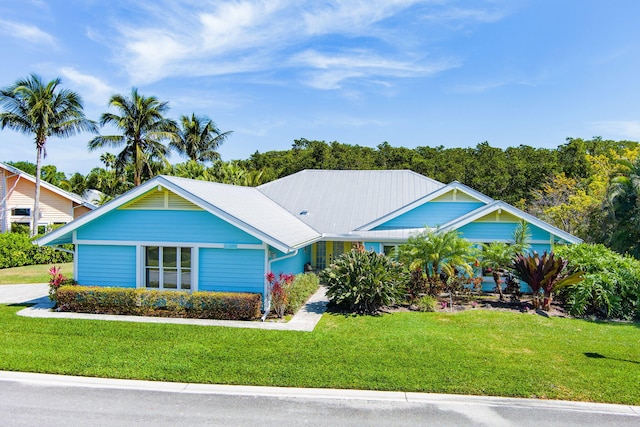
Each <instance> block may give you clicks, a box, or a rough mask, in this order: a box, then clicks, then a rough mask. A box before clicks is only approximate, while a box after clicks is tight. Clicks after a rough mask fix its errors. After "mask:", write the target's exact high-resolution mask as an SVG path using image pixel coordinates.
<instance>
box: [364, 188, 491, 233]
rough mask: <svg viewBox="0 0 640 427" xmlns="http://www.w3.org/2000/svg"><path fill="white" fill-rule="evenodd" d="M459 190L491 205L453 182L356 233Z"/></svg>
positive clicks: (481, 195) (470, 189)
mask: <svg viewBox="0 0 640 427" xmlns="http://www.w3.org/2000/svg"><path fill="white" fill-rule="evenodd" d="M454 189H456V190H459V191H462V192H463V193H466V194H467V195H469V196H470V197H473V198H474V199H478V201H479V202H482V203H485V204H489V203H492V202H493V201H494V200H493V199H492V198H491V197H489V196H486V195H484V194H482V193H480V192H479V191H476V190H474V189H472V188H470V187H467V186H466V185H464V184H461V183H459V182H458V181H453V182H452V183H450V184H447V185H445V186H444V187H441V188H438V189H437V190H436V191H433V192H431V193H429V194H427V195H426V196H423V197H421V198H419V199H417V200H415V201H413V202H411V203H409V204H407V205H404V206H403V207H401V208H399V209H396V210H395V211H393V212H390V213H388V214H386V215H384V216H381V217H380V218H378V219H376V220H374V221H372V222H370V223H368V224H365V225H362V226H360V227H358V228H356V230H357V231H370V230H371V229H373V228H376V227H377V226H379V225H381V224H384V223H385V222H387V221H390V220H392V219H394V218H396V217H398V216H400V215H402V214H405V213H407V212H409V211H411V210H413V209H415V208H417V207H418V206H422V205H424V204H425V203H428V202H430V201H432V200H433V199H436V198H438V197H440V196H442V195H444V194H447V193H448V192H449V191H451V190H454Z"/></svg>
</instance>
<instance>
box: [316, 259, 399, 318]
mask: <svg viewBox="0 0 640 427" xmlns="http://www.w3.org/2000/svg"><path fill="white" fill-rule="evenodd" d="M320 280H321V282H323V283H325V284H326V285H327V288H328V289H327V296H328V297H329V300H330V301H331V302H332V303H334V304H336V305H338V306H340V307H343V308H346V309H348V310H350V311H354V312H357V313H362V314H374V313H377V312H378V310H379V309H380V308H381V307H384V306H391V305H394V304H397V303H398V302H400V301H401V300H402V299H403V298H404V296H405V293H406V290H405V284H406V280H405V274H404V271H403V268H402V265H401V264H400V263H398V262H395V261H393V260H392V259H391V258H389V257H388V256H386V255H384V254H379V253H376V252H374V251H366V250H364V248H362V247H358V248H356V249H353V250H351V251H350V252H346V253H344V254H342V255H340V257H338V258H337V259H336V260H335V261H334V263H333V264H331V265H330V266H329V267H327V268H326V269H324V270H323V271H322V272H321V273H320Z"/></svg>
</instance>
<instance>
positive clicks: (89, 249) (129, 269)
mask: <svg viewBox="0 0 640 427" xmlns="http://www.w3.org/2000/svg"><path fill="white" fill-rule="evenodd" d="M76 262H77V263H78V277H77V278H76V280H77V281H78V283H80V284H81V285H88V286H118V287H124V288H135V287H136V247H135V246H102V245H78V259H77V260H76Z"/></svg>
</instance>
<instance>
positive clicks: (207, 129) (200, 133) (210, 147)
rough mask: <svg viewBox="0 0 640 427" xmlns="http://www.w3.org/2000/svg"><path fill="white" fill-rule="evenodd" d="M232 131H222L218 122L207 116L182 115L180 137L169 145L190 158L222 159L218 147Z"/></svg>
mask: <svg viewBox="0 0 640 427" xmlns="http://www.w3.org/2000/svg"><path fill="white" fill-rule="evenodd" d="M231 133H232V131H228V132H220V129H218V128H217V127H216V124H215V123H214V122H213V121H211V120H209V118H207V117H200V116H196V115H195V114H191V117H189V116H182V117H180V131H179V132H178V138H177V139H176V140H174V141H171V143H170V144H169V146H170V147H171V148H174V149H175V150H176V151H178V153H180V154H182V155H184V156H187V157H188V158H189V160H193V161H198V162H205V161H214V160H218V159H220V154H219V153H218V151H217V150H218V147H220V145H221V144H222V143H223V142H224V141H225V140H226V139H227V137H228V136H229V134H231Z"/></svg>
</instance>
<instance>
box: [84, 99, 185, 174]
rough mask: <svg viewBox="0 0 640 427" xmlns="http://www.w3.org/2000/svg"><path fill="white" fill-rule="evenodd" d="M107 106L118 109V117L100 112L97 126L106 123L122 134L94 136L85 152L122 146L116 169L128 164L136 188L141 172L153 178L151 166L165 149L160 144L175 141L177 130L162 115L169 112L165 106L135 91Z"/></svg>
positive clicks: (119, 169) (162, 158)
mask: <svg viewBox="0 0 640 427" xmlns="http://www.w3.org/2000/svg"><path fill="white" fill-rule="evenodd" d="M109 106H111V107H115V108H116V109H118V110H120V115H117V114H113V113H104V114H103V115H102V116H101V117H100V125H101V126H104V125H107V124H110V125H112V126H114V127H116V128H118V129H120V130H121V131H122V135H110V136H102V135H101V136H97V137H95V138H93V139H92V140H91V141H89V150H96V149H99V148H103V147H106V146H109V147H121V146H122V145H124V149H123V150H122V151H121V152H120V153H118V154H117V155H116V159H115V167H116V170H118V171H119V172H122V171H124V169H125V167H126V166H127V165H129V164H131V165H132V166H133V184H134V185H135V186H138V185H140V184H141V183H142V176H143V173H144V172H145V171H146V172H147V174H148V175H149V176H153V174H154V173H155V172H154V169H155V168H154V164H155V163H157V162H158V161H159V160H164V156H165V155H166V154H167V152H168V149H167V147H166V146H165V145H164V144H163V141H173V140H176V138H177V132H178V127H177V126H176V123H175V122H174V121H173V120H169V119H166V118H165V117H164V116H163V114H164V113H166V112H167V111H168V110H169V105H168V103H166V102H160V101H159V100H158V98H156V97H155V96H143V95H140V94H139V93H138V90H137V89H136V88H133V89H132V90H131V96H130V97H126V96H123V95H120V94H117V95H113V96H112V97H111V99H110V100H109Z"/></svg>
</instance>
